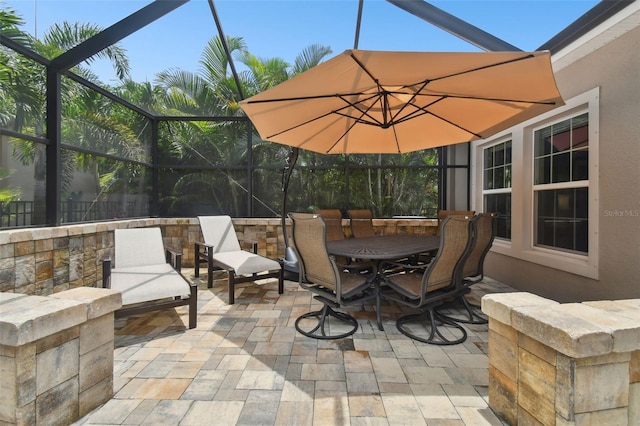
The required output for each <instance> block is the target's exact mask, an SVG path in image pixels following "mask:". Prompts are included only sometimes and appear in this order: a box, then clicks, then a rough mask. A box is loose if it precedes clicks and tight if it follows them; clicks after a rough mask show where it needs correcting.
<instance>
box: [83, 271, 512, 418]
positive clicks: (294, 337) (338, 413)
mask: <svg viewBox="0 0 640 426" xmlns="http://www.w3.org/2000/svg"><path fill="white" fill-rule="evenodd" d="M190 278H191V279H193V280H195V281H196V282H198V283H199V299H200V301H199V302H200V303H199V308H198V315H199V317H198V327H197V328H195V329H192V330H189V329H188V328H187V327H186V324H187V322H186V321H187V319H186V316H185V314H186V312H187V310H186V307H180V308H176V309H175V310H168V311H161V312H154V313H149V314H145V315H140V316H136V317H129V318H126V319H119V320H117V322H116V342H115V345H116V349H115V353H114V391H115V395H114V397H113V398H112V399H111V400H110V401H108V402H107V403H105V404H103V405H102V406H100V407H99V408H97V409H95V410H94V411H92V412H91V413H89V414H87V415H86V416H85V417H83V418H82V419H80V420H79V421H78V422H76V425H98V424H129V425H147V424H154V425H155V424H176V425H178V424H179V425H200V424H202V425H205V424H216V425H280V424H290V425H309V426H313V425H328V424H333V425H347V424H350V425H354V426H358V425H400V424H411V425H419V424H425V425H426V424H428V425H467V426H468V425H501V424H502V423H501V422H500V420H499V419H498V418H497V417H496V416H495V415H494V414H493V412H492V411H491V410H490V409H489V408H488V404H487V398H488V388H487V386H488V358H487V352H488V348H487V344H486V343H487V341H488V330H487V326H486V325H470V326H468V327H467V330H468V334H469V338H468V340H467V341H466V342H465V343H464V344H460V345H455V346H435V345H427V344H424V343H421V342H416V341H413V340H411V339H409V338H408V337H406V336H404V335H402V334H400V333H399V332H398V331H397V329H396V328H395V321H394V318H396V317H397V316H398V313H399V312H402V311H403V308H402V307H399V306H397V305H385V306H384V307H383V309H384V311H383V318H384V319H385V321H384V325H385V330H384V331H380V330H378V328H377V326H376V324H375V315H371V309H372V307H371V306H366V307H364V309H360V308H358V307H351V308H349V312H351V313H352V314H356V316H357V318H358V321H359V324H360V327H359V329H358V331H357V332H356V333H355V334H354V335H353V336H351V337H348V338H345V339H341V340H327V341H323V340H314V339H310V338H307V337H305V336H302V335H301V334H300V333H298V332H296V330H295V328H294V322H295V319H296V318H297V317H298V316H299V315H301V314H303V313H306V312H309V311H310V310H312V309H317V308H318V307H319V306H318V302H317V301H315V300H313V299H312V298H311V297H310V294H309V292H308V291H306V290H304V289H301V288H300V287H299V286H298V285H297V283H295V282H291V281H286V282H285V292H284V294H283V295H278V294H277V291H276V289H277V283H276V282H275V280H273V281H267V282H265V283H263V284H262V285H260V286H256V285H252V284H246V285H243V286H238V287H237V294H236V303H235V304H234V305H227V304H226V300H227V294H226V291H227V289H226V277H225V276H224V275H223V274H221V275H220V276H217V277H216V281H215V283H214V287H213V288H212V289H207V287H206V274H204V281H203V277H200V278H199V279H194V278H193V276H192V271H191V277H190ZM475 287H476V286H474V290H473V292H472V294H471V295H470V297H472V298H473V299H474V300H479V298H480V297H481V296H482V294H484V293H486V292H492V291H498V292H509V291H512V290H511V289H510V288H508V287H506V286H503V285H502V284H500V283H496V282H494V281H492V280H490V279H486V280H485V282H484V283H481V284H480V285H478V286H477V289H476V288H475ZM496 289H497V290H496ZM365 309H366V310H367V312H366V313H363V311H364V310H365Z"/></svg>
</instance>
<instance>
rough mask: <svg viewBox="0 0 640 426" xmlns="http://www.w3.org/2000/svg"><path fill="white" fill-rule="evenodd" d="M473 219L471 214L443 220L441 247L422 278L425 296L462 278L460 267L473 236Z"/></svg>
mask: <svg viewBox="0 0 640 426" xmlns="http://www.w3.org/2000/svg"><path fill="white" fill-rule="evenodd" d="M472 220H473V218H472V217H471V216H467V217H460V216H448V217H446V218H445V219H444V221H443V222H442V234H441V237H440V248H439V249H438V253H437V254H436V257H435V258H434V259H433V260H432V261H431V265H430V266H429V268H428V269H427V271H426V272H425V274H424V276H423V278H422V288H423V295H422V296H423V297H424V296H425V295H426V293H429V292H431V291H435V290H438V289H441V288H445V287H448V286H450V285H455V284H457V283H458V281H459V280H461V278H460V272H461V271H460V269H461V268H462V262H464V260H465V259H466V255H467V253H468V249H469V244H470V239H471V238H472V226H473V222H472Z"/></svg>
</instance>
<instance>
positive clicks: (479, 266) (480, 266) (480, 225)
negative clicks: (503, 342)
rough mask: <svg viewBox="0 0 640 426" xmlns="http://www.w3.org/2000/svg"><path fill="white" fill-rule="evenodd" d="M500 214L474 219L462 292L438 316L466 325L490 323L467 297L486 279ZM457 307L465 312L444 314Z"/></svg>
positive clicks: (439, 310)
mask: <svg viewBox="0 0 640 426" xmlns="http://www.w3.org/2000/svg"><path fill="white" fill-rule="evenodd" d="M498 215H499V214H498V213H480V214H477V215H476V216H475V217H474V226H473V229H474V233H475V238H474V241H473V245H472V247H471V250H470V252H469V256H468V257H467V260H466V261H465V263H464V266H463V268H462V274H461V277H462V278H463V280H462V286H461V291H460V292H459V294H458V295H457V296H456V298H455V299H454V300H453V301H452V302H451V303H448V304H446V305H443V306H442V307H440V308H439V309H437V312H438V315H440V316H441V317H445V318H448V319H450V320H453V321H457V322H462V323H466V324H486V323H488V322H489V320H488V319H487V317H486V316H485V315H484V314H483V313H482V311H481V310H480V306H479V305H477V304H472V303H470V302H469V301H468V300H467V298H466V297H465V295H466V294H468V293H469V292H470V291H471V286H472V285H473V284H476V283H479V282H480V281H482V279H483V278H484V259H485V257H486V256H487V253H489V250H490V249H491V246H492V245H493V240H494V239H495V236H496V227H497V218H498ZM456 305H457V306H458V307H459V306H462V308H463V312H462V313H461V314H460V315H463V317H461V316H460V315H458V314H457V313H451V314H444V313H443V311H444V310H445V309H449V308H451V309H455V307H456Z"/></svg>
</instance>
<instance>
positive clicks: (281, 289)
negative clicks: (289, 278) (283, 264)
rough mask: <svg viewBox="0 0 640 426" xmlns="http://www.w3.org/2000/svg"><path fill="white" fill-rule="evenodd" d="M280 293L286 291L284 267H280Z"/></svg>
mask: <svg viewBox="0 0 640 426" xmlns="http://www.w3.org/2000/svg"><path fill="white" fill-rule="evenodd" d="M278 293H279V294H282V293H284V269H283V268H281V269H280V273H279V274H278Z"/></svg>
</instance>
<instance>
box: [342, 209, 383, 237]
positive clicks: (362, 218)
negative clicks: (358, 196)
mask: <svg viewBox="0 0 640 426" xmlns="http://www.w3.org/2000/svg"><path fill="white" fill-rule="evenodd" d="M347 215H348V216H349V219H350V223H351V234H352V235H353V236H354V237H355V238H360V237H373V236H374V235H376V233H375V231H374V230H373V213H371V210H368V209H363V210H347Z"/></svg>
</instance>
